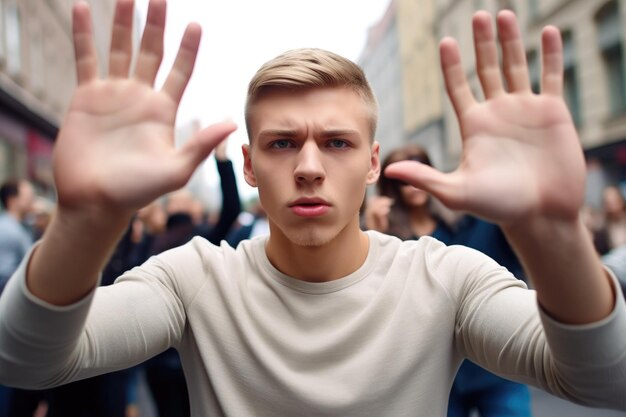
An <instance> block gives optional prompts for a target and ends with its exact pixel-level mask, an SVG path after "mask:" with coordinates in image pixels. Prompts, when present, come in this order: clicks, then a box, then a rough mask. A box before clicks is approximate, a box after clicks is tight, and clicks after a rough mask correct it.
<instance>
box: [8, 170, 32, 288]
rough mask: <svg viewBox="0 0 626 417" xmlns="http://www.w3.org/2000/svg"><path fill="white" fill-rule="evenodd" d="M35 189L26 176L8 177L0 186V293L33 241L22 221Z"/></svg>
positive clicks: (30, 208)
mask: <svg viewBox="0 0 626 417" xmlns="http://www.w3.org/2000/svg"><path fill="white" fill-rule="evenodd" d="M34 202H35V190H34V187H33V185H32V184H31V183H30V182H29V181H28V180H8V181H6V182H4V183H3V184H2V185H1V186H0V203H1V204H2V208H3V210H4V211H3V212H2V213H0V293H1V292H2V289H4V286H5V285H6V283H7V281H8V280H9V278H10V277H11V275H13V272H15V270H16V269H17V266H18V265H19V264H20V262H21V261H22V258H23V257H24V255H26V253H27V252H28V250H29V249H30V247H31V246H32V244H33V234H32V230H30V229H28V228H27V227H26V225H25V223H24V221H25V220H26V216H27V215H28V214H30V213H32V211H33V204H34Z"/></svg>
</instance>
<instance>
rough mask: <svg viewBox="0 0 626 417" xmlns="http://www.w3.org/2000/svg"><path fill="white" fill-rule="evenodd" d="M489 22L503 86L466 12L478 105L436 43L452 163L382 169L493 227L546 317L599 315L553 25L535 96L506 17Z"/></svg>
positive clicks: (451, 47)
mask: <svg viewBox="0 0 626 417" xmlns="http://www.w3.org/2000/svg"><path fill="white" fill-rule="evenodd" d="M497 26H498V35H499V38H500V40H501V47H502V55H503V73H504V75H505V77H506V84H507V86H508V87H509V90H508V91H506V90H505V88H504V82H503V81H502V79H501V78H500V69H499V67H498V53H497V46H496V42H495V35H494V33H493V29H492V28H491V19H490V16H489V15H488V14H487V13H484V12H478V13H477V14H476V15H475V16H474V20H473V28H474V43H475V48H476V63H477V71H478V76H479V78H480V82H481V85H482V88H483V92H484V95H485V98H486V100H485V101H484V102H478V101H476V99H475V98H474V96H473V94H472V92H471V89H470V87H469V84H468V81H467V79H466V78H465V72H464V70H463V67H462V65H461V62H460V58H459V51H458V46H457V45H456V43H455V42H454V41H453V40H452V39H444V40H443V41H442V42H441V48H440V49H441V63H442V70H443V73H444V78H445V83H446V88H447V91H448V95H449V97H450V99H451V101H452V104H453V107H454V109H455V112H456V114H457V117H458V119H459V125H460V128H461V134H462V140H463V155H462V160H461V164H460V166H459V167H458V168H457V169H456V170H455V171H454V172H452V173H449V174H444V173H441V172H438V171H436V170H434V169H433V168H431V167H428V166H425V165H420V164H419V163H417V162H409V161H403V162H399V163H397V164H395V165H391V166H390V167H388V168H387V171H386V175H387V176H389V177H394V178H398V179H401V180H405V181H408V182H411V183H413V184H414V185H415V186H417V187H421V188H423V189H426V190H427V191H429V192H431V193H433V194H434V195H435V196H437V197H438V198H439V199H440V200H441V201H442V202H443V203H444V204H446V205H447V206H449V207H450V208H452V209H455V210H462V211H467V212H470V213H472V214H474V215H476V216H478V217H482V218H485V219H487V220H489V221H491V222H494V223H496V224H498V225H499V226H500V227H501V228H502V230H503V231H504V233H505V235H506V237H507V240H508V241H509V242H510V243H511V246H512V247H513V249H514V250H515V252H516V254H517V256H518V258H519V259H520V261H521V263H522V265H523V266H524V269H525V271H526V273H527V276H528V277H529V279H530V280H531V281H532V282H533V284H534V287H535V288H536V290H537V294H538V301H539V304H540V305H541V306H542V308H543V309H545V311H546V312H547V313H548V314H549V315H550V316H552V317H553V318H555V319H556V320H558V321H560V322H563V323H570V324H584V323H592V322H596V321H599V320H601V319H603V318H605V317H607V316H608V315H609V314H610V313H611V312H612V311H613V309H614V306H615V294H614V291H613V287H612V286H611V283H610V281H609V279H608V276H607V274H606V273H605V271H604V270H603V269H602V265H601V263H600V260H599V259H598V256H597V255H596V253H595V250H594V248H593V245H592V243H591V241H590V238H589V234H588V233H587V232H586V230H585V228H584V226H583V224H582V222H581V221H580V218H579V212H580V207H581V206H582V202H583V196H584V187H585V164H584V157H583V153H582V150H581V147H580V143H579V140H578V135H577V133H576V130H575V128H574V124H573V122H572V120H571V117H570V115H569V112H568V110H567V106H566V104H565V102H564V100H563V98H562V97H561V93H562V84H563V74H562V72H563V62H562V45H561V38H560V34H559V31H558V30H557V29H556V28H554V27H547V28H545V29H544V31H543V34H542V63H543V74H542V93H541V94H539V95H535V94H533V92H532V91H531V89H530V82H529V76H528V69H527V65H526V55H525V51H524V47H523V44H522V42H521V36H520V33H519V29H518V27H517V23H516V21H515V16H514V15H513V14H512V13H511V12H510V11H502V12H501V13H500V14H499V15H498V19H497Z"/></svg>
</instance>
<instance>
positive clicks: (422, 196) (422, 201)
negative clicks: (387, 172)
mask: <svg viewBox="0 0 626 417" xmlns="http://www.w3.org/2000/svg"><path fill="white" fill-rule="evenodd" d="M400 195H401V196H402V201H403V202H404V204H405V205H406V206H407V207H410V208H418V207H424V206H425V205H426V204H427V203H428V199H429V195H428V193H427V192H426V191H424V190H421V189H419V188H415V187H413V186H412V185H409V184H403V185H401V186H400Z"/></svg>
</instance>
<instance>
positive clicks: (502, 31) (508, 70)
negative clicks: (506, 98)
mask: <svg viewBox="0 0 626 417" xmlns="http://www.w3.org/2000/svg"><path fill="white" fill-rule="evenodd" d="M497 21H498V37H499V38H500V45H501V47H502V66H503V72H504V76H505V78H506V81H507V84H508V88H509V91H511V92H518V93H522V92H523V93H530V92H531V89H530V77H529V75H528V64H527V63H526V51H525V49H524V44H523V42H522V36H521V34H520V30H519V27H518V25H517V20H516V18H515V14H514V13H513V12H512V11H510V10H503V11H501V12H500V13H498V18H497Z"/></svg>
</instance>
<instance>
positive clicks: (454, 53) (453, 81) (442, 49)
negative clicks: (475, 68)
mask: <svg viewBox="0 0 626 417" xmlns="http://www.w3.org/2000/svg"><path fill="white" fill-rule="evenodd" d="M439 54H440V56H441V70H442V72H443V78H444V81H445V85H446V90H447V92H448V96H449V97H450V101H451V102H452V106H453V107H454V110H455V112H456V114H457V116H458V117H460V116H461V115H462V114H463V113H465V111H466V110H467V109H468V108H469V107H470V106H472V105H474V104H475V103H476V100H475V99H474V95H473V94H472V90H471V89H470V86H469V83H468V82H467V78H466V76H465V70H464V69H463V65H462V64H461V57H460V55H459V47H458V45H457V43H456V41H455V40H454V39H452V38H444V39H443V40H442V41H441V43H440V45H439Z"/></svg>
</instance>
